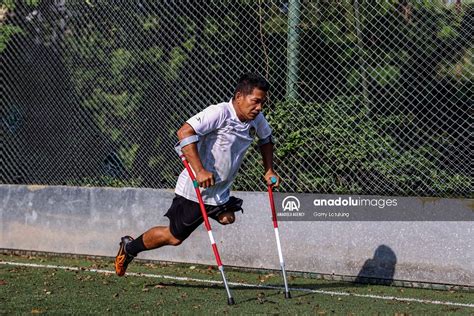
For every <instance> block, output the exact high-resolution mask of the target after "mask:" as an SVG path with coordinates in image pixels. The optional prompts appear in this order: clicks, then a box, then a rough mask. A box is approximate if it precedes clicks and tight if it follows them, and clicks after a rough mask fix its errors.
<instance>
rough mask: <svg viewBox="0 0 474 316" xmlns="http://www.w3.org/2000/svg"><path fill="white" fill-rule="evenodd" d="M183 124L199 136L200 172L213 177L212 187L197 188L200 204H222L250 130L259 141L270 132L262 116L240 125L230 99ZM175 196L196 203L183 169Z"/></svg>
mask: <svg viewBox="0 0 474 316" xmlns="http://www.w3.org/2000/svg"><path fill="white" fill-rule="evenodd" d="M186 122H187V123H188V124H189V125H191V126H192V128H193V129H194V131H195V132H196V134H197V135H198V136H199V142H198V143H197V147H198V152H199V156H200V158H201V162H202V164H203V166H204V169H206V170H207V171H209V172H212V173H213V174H214V179H215V185H213V186H211V187H209V188H206V189H201V193H202V198H203V200H204V203H205V204H209V205H221V204H224V203H226V202H227V201H228V200H229V197H230V187H231V185H232V181H233V180H234V178H235V177H236V175H237V171H238V170H239V168H240V165H241V163H242V160H243V158H244V155H245V152H246V151H247V149H248V147H249V146H250V144H251V143H252V141H253V138H252V136H251V135H250V129H251V128H255V132H256V134H257V136H258V138H259V139H263V138H266V137H268V136H270V135H271V133H272V130H271V128H270V126H269V125H268V122H267V120H266V119H265V117H264V116H263V114H262V113H260V114H259V115H257V117H256V118H255V119H254V120H252V121H247V122H241V121H240V120H239V118H238V117H237V114H236V113H235V109H234V106H233V105H232V100H231V101H229V102H224V103H219V104H216V105H211V106H209V107H207V108H205V109H204V110H203V111H202V112H200V113H198V114H196V115H195V116H193V117H191V118H190V119H189V120H187V121H186ZM175 193H176V194H178V195H181V196H183V197H185V198H186V199H188V200H191V201H195V202H198V199H197V196H196V191H195V189H194V187H193V183H192V181H191V179H190V177H189V175H188V172H187V171H186V169H184V170H183V171H182V172H181V174H180V175H179V178H178V182H177V184H176V189H175Z"/></svg>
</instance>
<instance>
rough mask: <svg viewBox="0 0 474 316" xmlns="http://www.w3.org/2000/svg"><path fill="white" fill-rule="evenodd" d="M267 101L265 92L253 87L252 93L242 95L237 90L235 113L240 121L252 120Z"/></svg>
mask: <svg viewBox="0 0 474 316" xmlns="http://www.w3.org/2000/svg"><path fill="white" fill-rule="evenodd" d="M266 101H267V93H266V92H265V91H263V90H260V89H258V88H254V89H253V91H252V93H250V94H248V95H244V94H243V93H241V92H237V95H236V96H235V105H236V109H235V110H236V113H237V116H238V118H239V119H240V120H241V121H251V120H254V119H255V118H256V117H257V115H258V114H259V113H260V112H262V108H263V105H264V104H265V102H266Z"/></svg>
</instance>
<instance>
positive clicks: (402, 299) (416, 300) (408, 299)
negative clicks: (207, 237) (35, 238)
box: [0, 261, 474, 308]
mask: <svg viewBox="0 0 474 316" xmlns="http://www.w3.org/2000/svg"><path fill="white" fill-rule="evenodd" d="M0 264H3V265H9V266H20V267H32V268H45V269H58V270H69V271H84V272H94V273H102V274H115V271H110V270H102V269H91V268H79V267H68V266H57V265H50V264H36V263H23V262H9V261H0ZM127 276H137V277H145V278H156V279H168V280H174V281H187V282H196V283H207V284H222V281H215V280H207V279H196V278H188V277H179V276H172V275H162V274H150V273H136V272H127ZM228 283H229V285H231V286H241V287H250V288H257V289H270V290H285V288H284V287H280V286H273V285H264V284H249V283H238V282H228ZM290 291H298V292H307V293H317V294H323V295H331V296H352V297H361V298H373V299H379V300H388V301H400V302H414V303H425V304H435V305H450V306H459V307H473V308H474V304H468V303H456V302H447V301H432V300H426V299H419V298H411V297H396V296H384V295H372V294H356V293H348V292H338V291H325V290H313V289H305V288H292V287H290Z"/></svg>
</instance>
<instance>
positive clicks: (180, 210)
mask: <svg viewBox="0 0 474 316" xmlns="http://www.w3.org/2000/svg"><path fill="white" fill-rule="evenodd" d="M242 202H243V201H242V200H241V199H239V198H236V197H234V196H231V197H230V198H229V201H227V203H225V204H223V205H218V206H215V205H207V204H206V205H205V206H206V212H207V216H208V217H209V218H212V219H214V220H216V221H217V222H219V221H218V217H219V215H220V214H221V213H224V212H234V213H235V212H238V211H242ZM165 216H166V217H168V218H169V220H170V231H171V234H173V236H174V237H175V238H176V239H179V240H181V241H183V240H185V239H186V238H188V237H189V235H191V233H192V232H193V231H194V230H195V229H196V228H198V227H199V225H201V224H202V223H203V222H204V219H203V217H202V214H201V208H200V207H199V203H197V202H194V201H190V200H188V199H186V198H184V197H182V196H180V195H177V194H176V196H175V197H174V199H173V203H172V204H171V206H170V208H169V210H168V212H166V214H165Z"/></svg>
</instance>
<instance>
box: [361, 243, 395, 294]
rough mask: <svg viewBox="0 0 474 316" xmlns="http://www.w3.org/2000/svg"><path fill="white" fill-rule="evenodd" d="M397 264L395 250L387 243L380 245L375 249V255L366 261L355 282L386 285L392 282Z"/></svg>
mask: <svg viewBox="0 0 474 316" xmlns="http://www.w3.org/2000/svg"><path fill="white" fill-rule="evenodd" d="M396 264H397V256H396V255H395V253H394V252H393V250H392V249H391V248H390V247H388V246H386V245H380V246H378V247H377V249H376V250H375V253H374V257H373V258H372V259H368V260H366V261H365V263H364V265H363V266H362V269H361V270H360V271H359V274H358V275H357V277H356V279H355V282H356V283H369V284H385V285H389V284H392V283H393V276H394V274H395V265H396Z"/></svg>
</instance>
